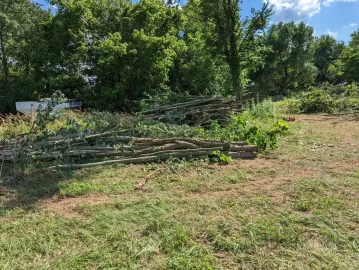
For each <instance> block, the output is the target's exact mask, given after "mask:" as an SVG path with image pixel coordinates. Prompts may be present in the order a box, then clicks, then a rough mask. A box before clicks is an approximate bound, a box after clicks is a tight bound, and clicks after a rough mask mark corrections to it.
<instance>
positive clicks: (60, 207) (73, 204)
mask: <svg viewBox="0 0 359 270" xmlns="http://www.w3.org/2000/svg"><path fill="white" fill-rule="evenodd" d="M109 202H111V199H110V198H109V197H108V196H106V195H103V194H91V195H88V196H83V197H73V198H52V199H45V200H42V201H40V202H38V206H39V207H41V208H45V209H47V210H49V211H50V212H52V213H53V214H55V215H58V216H63V217H65V218H74V217H81V216H82V215H81V213H80V212H79V211H78V210H79V208H80V207H81V206H84V205H99V204H104V203H109Z"/></svg>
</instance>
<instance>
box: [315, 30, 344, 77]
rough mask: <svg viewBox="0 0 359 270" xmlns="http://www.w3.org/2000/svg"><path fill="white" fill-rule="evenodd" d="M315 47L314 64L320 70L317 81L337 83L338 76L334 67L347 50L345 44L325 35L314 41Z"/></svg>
mask: <svg viewBox="0 0 359 270" xmlns="http://www.w3.org/2000/svg"><path fill="white" fill-rule="evenodd" d="M314 47H315V51H314V64H315V66H316V67H317V68H318V74H317V81H318V82H323V81H330V82H333V81H335V80H336V79H337V74H335V71H334V69H336V68H335V67H334V66H335V65H336V64H335V62H336V61H337V60H339V59H340V56H341V54H342V52H343V49H344V48H345V44H344V42H340V41H337V40H335V38H333V37H331V36H329V35H323V36H321V37H319V38H317V39H316V40H315V41H314Z"/></svg>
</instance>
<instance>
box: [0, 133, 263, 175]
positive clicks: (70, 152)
mask: <svg viewBox="0 0 359 270" xmlns="http://www.w3.org/2000/svg"><path fill="white" fill-rule="evenodd" d="M122 134H123V132H121V131H110V132H104V133H98V134H91V135H88V136H82V137H72V138H63V137H60V136H57V137H49V138H46V139H43V140H33V141H28V142H27V144H24V142H25V139H23V138H20V139H18V140H8V141H2V142H0V159H1V160H3V161H6V162H15V161H17V160H21V159H24V160H32V161H36V162H43V161H53V160H57V159H62V160H64V159H65V160H69V161H71V163H74V164H69V165H57V166H53V167H49V168H48V169H49V170H52V169H76V168H84V167H91V166H99V165H110V164H119V163H122V164H139V163H149V162H159V161H165V160H168V159H170V158H190V157H206V156H208V155H211V154H213V152H217V153H224V154H226V155H228V156H230V157H232V158H255V157H256V155H257V154H256V153H257V151H258V149H257V146H255V145H247V144H246V143H244V142H229V141H217V140H205V139H194V138H182V137H178V138H163V139H153V138H138V137H131V136H123V135H122ZM104 159H106V160H105V161H104Z"/></svg>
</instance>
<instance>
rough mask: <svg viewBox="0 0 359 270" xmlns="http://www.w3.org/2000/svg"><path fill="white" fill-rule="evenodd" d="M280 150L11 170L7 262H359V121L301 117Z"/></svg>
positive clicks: (256, 265)
mask: <svg viewBox="0 0 359 270" xmlns="http://www.w3.org/2000/svg"><path fill="white" fill-rule="evenodd" d="M290 125H291V134H290V135H289V136H287V137H284V138H281V140H280V143H279V147H278V149H276V150H275V151H272V152H270V153H268V154H261V155H260V156H259V158H257V159H255V160H235V161H233V162H232V163H230V164H229V165H227V166H224V165H219V164H208V163H207V162H203V161H193V162H183V161H182V162H177V163H174V165H173V167H174V169H175V171H176V172H177V173H176V172H174V170H167V171H165V172H163V173H162V174H159V175H153V176H152V177H151V178H150V179H149V181H148V183H147V184H146V186H147V188H148V189H147V190H146V191H141V190H134V186H135V185H137V184H138V183H140V182H141V181H143V179H144V177H145V176H146V175H148V174H149V173H150V172H152V171H154V170H156V169H158V168H160V167H162V166H163V165H161V164H152V165H144V166H112V167H99V168H91V169H84V170H80V171H75V172H50V173H46V174H42V173H40V172H37V173H36V172H34V171H32V170H28V171H27V172H25V173H21V172H20V171H19V172H16V171H15V172H13V173H12V174H11V175H8V174H6V172H7V171H6V168H5V171H4V172H3V178H2V180H1V181H2V182H1V185H2V188H1V197H0V200H1V208H0V269H359V122H357V121H355V120H353V119H350V118H344V117H335V116H319V115H302V116H297V117H296V122H294V123H291V124H290Z"/></svg>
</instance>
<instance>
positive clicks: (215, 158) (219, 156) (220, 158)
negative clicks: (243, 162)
mask: <svg viewBox="0 0 359 270" xmlns="http://www.w3.org/2000/svg"><path fill="white" fill-rule="evenodd" d="M209 161H211V162H216V163H223V164H229V163H231V162H232V158H231V157H229V156H227V155H225V154H223V153H221V152H219V151H214V152H213V153H212V154H211V155H209Z"/></svg>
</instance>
